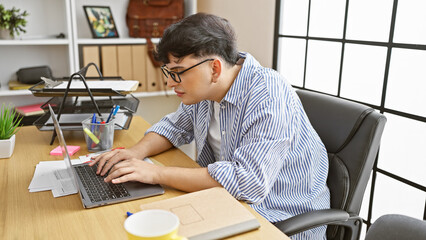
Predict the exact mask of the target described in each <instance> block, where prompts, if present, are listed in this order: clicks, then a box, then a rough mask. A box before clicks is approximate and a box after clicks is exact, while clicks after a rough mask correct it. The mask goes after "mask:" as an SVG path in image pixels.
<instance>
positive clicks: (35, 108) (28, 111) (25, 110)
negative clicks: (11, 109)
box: [15, 103, 44, 116]
mask: <svg viewBox="0 0 426 240" xmlns="http://www.w3.org/2000/svg"><path fill="white" fill-rule="evenodd" d="M42 105H43V103H38V104H32V105H26V106H20V107H15V110H16V112H18V113H19V114H21V115H22V116H33V115H41V114H43V113H44V110H43V109H41V108H40V107H41V106H42Z"/></svg>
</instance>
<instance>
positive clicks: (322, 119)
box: [275, 90, 386, 240]
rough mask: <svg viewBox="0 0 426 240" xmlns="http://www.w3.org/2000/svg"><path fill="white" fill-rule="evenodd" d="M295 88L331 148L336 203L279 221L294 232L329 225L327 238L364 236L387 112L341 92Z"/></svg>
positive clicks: (333, 200) (330, 180) (282, 227)
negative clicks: (363, 213) (368, 191)
mask: <svg viewBox="0 0 426 240" xmlns="http://www.w3.org/2000/svg"><path fill="white" fill-rule="evenodd" d="M296 92H297V94H298V95H299V97H300V100H301V101H302V104H303V107H304V108H305V111H306V114H307V115H308V118H309V120H310V122H311V124H312V126H313V127H314V128H315V130H316V131H317V133H318V135H319V136H320V138H321V140H322V141H323V143H324V145H325V147H326V149H327V152H328V158H329V173H328V179H327V185H328V187H329V189H330V195H331V202H330V204H331V209H324V210H319V211H312V212H307V213H304V214H301V215H297V216H294V217H292V218H289V219H286V220H284V221H281V222H278V223H276V224H275V226H277V227H278V228H279V229H280V230H281V231H283V232H284V233H285V234H287V235H288V236H291V235H293V234H296V233H300V232H303V231H306V230H308V229H311V228H314V227H318V226H322V225H328V227H327V239H333V240H334V239H359V234H360V231H361V225H362V224H361V223H362V219H361V218H360V217H359V216H358V214H359V211H360V208H361V203H362V199H363V196H364V192H365V188H366V185H367V182H368V179H369V177H370V174H371V171H372V168H373V163H374V161H375V158H376V156H377V152H378V148H379V144H380V139H381V136H382V133H383V129H384V126H385V123H386V117H385V116H384V115H382V114H380V113H378V112H377V111H375V110H374V109H372V108H370V107H368V106H365V105H362V104H358V103H355V102H351V101H348V100H344V99H341V98H337V97H332V96H328V95H325V94H321V93H315V92H311V91H307V90H297V91H296Z"/></svg>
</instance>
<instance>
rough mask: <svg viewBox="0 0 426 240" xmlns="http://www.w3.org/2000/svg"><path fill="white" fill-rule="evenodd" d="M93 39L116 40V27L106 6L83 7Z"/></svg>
mask: <svg viewBox="0 0 426 240" xmlns="http://www.w3.org/2000/svg"><path fill="white" fill-rule="evenodd" d="M83 8H84V13H85V14H86V18H87V21H88V23H89V27H90V30H91V32H92V36H93V38H118V32H117V27H116V25H115V21H114V18H113V17H112V12H111V9H110V8H109V7H108V6H83Z"/></svg>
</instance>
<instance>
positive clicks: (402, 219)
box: [365, 214, 426, 240]
mask: <svg viewBox="0 0 426 240" xmlns="http://www.w3.org/2000/svg"><path fill="white" fill-rule="evenodd" d="M382 239H386V240H404V239H407V240H425V239H426V221H422V220H420V219H416V218H412V217H408V216H404V215H399V214H388V215H383V216H381V217H379V218H378V219H377V220H376V221H375V222H374V223H373V225H371V227H370V229H368V231H367V235H365V240H382Z"/></svg>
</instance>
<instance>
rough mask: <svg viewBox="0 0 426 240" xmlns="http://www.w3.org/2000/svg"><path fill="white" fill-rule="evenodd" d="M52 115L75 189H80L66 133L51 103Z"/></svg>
mask: <svg viewBox="0 0 426 240" xmlns="http://www.w3.org/2000/svg"><path fill="white" fill-rule="evenodd" d="M49 111H50V115H51V116H52V120H53V125H54V126H55V131H56V134H57V136H58V139H59V145H60V146H61V150H62V156H63V157H64V162H65V166H66V167H67V172H68V175H69V177H70V178H71V179H72V184H73V185H74V189H78V187H77V186H78V185H77V178H76V176H75V175H74V171H73V170H72V166H71V158H70V155H69V153H68V149H67V144H66V142H65V138H64V134H63V133H62V130H61V126H60V125H59V121H58V119H57V118H56V115H55V112H54V111H53V109H52V107H51V106H50V104H49Z"/></svg>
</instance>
